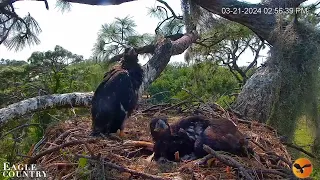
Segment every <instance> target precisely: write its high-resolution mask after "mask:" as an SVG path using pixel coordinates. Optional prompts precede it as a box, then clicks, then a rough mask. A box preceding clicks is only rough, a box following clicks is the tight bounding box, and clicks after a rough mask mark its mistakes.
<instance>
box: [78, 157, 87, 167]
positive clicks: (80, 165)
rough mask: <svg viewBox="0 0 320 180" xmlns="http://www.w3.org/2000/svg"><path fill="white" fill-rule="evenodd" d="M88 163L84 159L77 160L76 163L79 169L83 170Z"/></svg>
mask: <svg viewBox="0 0 320 180" xmlns="http://www.w3.org/2000/svg"><path fill="white" fill-rule="evenodd" d="M87 163H88V159H86V158H79V161H78V165H79V168H84V167H85V166H86V165H87Z"/></svg>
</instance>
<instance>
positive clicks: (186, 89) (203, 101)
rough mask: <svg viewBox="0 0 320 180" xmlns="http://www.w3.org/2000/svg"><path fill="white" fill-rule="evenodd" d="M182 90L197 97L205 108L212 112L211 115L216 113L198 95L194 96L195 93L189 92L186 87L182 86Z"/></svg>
mask: <svg viewBox="0 0 320 180" xmlns="http://www.w3.org/2000/svg"><path fill="white" fill-rule="evenodd" d="M182 90H184V91H186V92H187V93H188V94H190V95H191V96H193V97H194V98H196V99H198V101H200V102H201V103H203V104H204V105H205V106H206V108H208V110H209V111H210V112H211V113H212V115H216V114H217V113H216V112H214V110H213V109H212V108H211V107H210V106H209V105H208V104H207V103H205V102H204V101H203V100H202V99H201V98H199V97H198V96H196V95H195V94H193V93H192V92H190V91H189V90H188V89H186V88H182Z"/></svg>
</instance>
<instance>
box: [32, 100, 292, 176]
mask: <svg viewBox="0 0 320 180" xmlns="http://www.w3.org/2000/svg"><path fill="white" fill-rule="evenodd" d="M157 108H161V109H162V110H163V109H166V110H165V111H162V113H166V115H167V116H168V117H169V123H172V122H174V121H176V120H178V119H180V118H182V117H185V116H188V115H192V114H193V113H190V112H182V113H181V108H179V107H178V109H179V113H177V111H176V110H175V109H173V108H172V109H170V108H168V105H167V107H166V106H164V105H162V106H159V107H156V106H155V108H154V107H153V108H149V109H148V110H147V111H143V112H144V113H141V112H140V113H135V114H134V115H132V116H131V117H130V119H129V120H127V121H126V128H125V131H126V138H125V140H124V142H122V141H119V140H113V139H110V138H95V139H93V138H92V137H90V136H89V134H90V132H91V118H90V117H83V118H78V119H77V120H76V121H75V120H69V121H67V122H61V123H60V124H57V125H55V126H52V127H50V128H48V129H47V132H46V138H47V140H46V142H45V143H43V145H42V146H41V147H40V148H39V149H38V152H37V153H35V154H36V155H34V156H33V158H31V159H30V161H29V162H31V163H32V162H33V163H34V162H36V163H37V164H38V165H40V166H41V167H42V168H44V170H46V171H47V172H48V173H49V174H50V175H51V178H52V179H237V178H239V177H244V176H246V175H248V176H249V177H245V178H246V179H248V178H249V179H250V178H252V179H284V178H289V177H292V171H291V157H290V155H289V153H288V152H287V150H286V148H285V146H284V145H283V144H282V143H281V142H280V140H279V138H278V137H277V135H276V132H275V131H274V130H273V129H272V128H271V127H268V126H266V125H264V124H260V123H257V122H249V121H245V120H241V119H239V118H238V117H236V116H235V115H234V114H232V113H230V112H226V111H224V110H223V109H222V110H221V108H220V110H215V111H216V112H215V116H229V117H230V118H231V119H232V120H233V121H234V122H235V123H236V124H237V125H238V128H239V130H240V131H241V132H242V133H244V134H246V135H248V136H249V137H251V141H250V145H251V146H252V147H253V149H254V151H255V152H256V156H255V157H251V158H245V157H237V156H234V155H231V154H227V153H223V152H215V151H213V155H208V156H206V157H204V158H202V159H198V160H195V161H189V162H169V161H165V162H161V163H159V162H158V163H157V162H154V161H148V160H147V159H148V157H149V156H150V155H151V154H152V151H150V149H149V150H148V149H147V148H145V147H141V146H140V147H139V146H135V145H132V143H129V145H128V143H126V142H128V141H129V140H131V142H132V141H147V142H150V143H151V142H152V139H151V135H150V132H149V121H150V119H151V118H152V117H153V116H154V114H155V109H156V110H159V109H157ZM175 108H177V107H175ZM211 114H212V113H211ZM130 144H131V145H130ZM209 156H211V157H209ZM212 157H215V159H213V161H212V163H208V161H207V160H208V159H210V158H212ZM86 158H87V159H86ZM149 159H150V158H149Z"/></svg>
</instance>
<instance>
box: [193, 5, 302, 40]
mask: <svg viewBox="0 0 320 180" xmlns="http://www.w3.org/2000/svg"><path fill="white" fill-rule="evenodd" d="M193 1H194V2H195V3H196V4H197V5H199V6H201V7H202V8H204V9H206V10H208V11H210V12H212V13H214V14H217V15H220V16H221V17H224V18H226V19H228V20H231V21H234V22H238V23H240V24H242V25H245V26H247V27H248V28H250V29H251V30H252V31H253V32H255V33H256V34H257V35H258V36H260V37H262V38H263V39H265V40H267V41H268V42H269V43H270V44H273V41H274V40H273V39H271V36H270V33H271V32H272V30H273V29H274V27H275V25H276V17H275V15H274V14H272V13H271V14H267V13H261V14H249V13H248V14H244V13H234V14H233V13H229V14H227V13H223V12H222V9H223V8H226V7H228V8H240V9H241V10H244V8H261V9H262V11H263V8H266V7H268V6H266V5H262V4H248V3H245V2H240V1H237V0H193ZM304 1H306V0H295V1H292V0H285V1H283V4H284V5H286V6H287V7H288V8H289V7H297V6H299V5H300V4H301V3H303V2H304ZM289 2H290V3H289ZM289 5H290V6H289ZM286 6H285V7H286ZM282 8H284V7H282Z"/></svg>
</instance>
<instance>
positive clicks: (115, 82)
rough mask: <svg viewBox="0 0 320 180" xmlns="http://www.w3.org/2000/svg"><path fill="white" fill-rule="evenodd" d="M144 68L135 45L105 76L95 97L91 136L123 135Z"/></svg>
mask: <svg viewBox="0 0 320 180" xmlns="http://www.w3.org/2000/svg"><path fill="white" fill-rule="evenodd" d="M142 81H143V70H142V68H141V66H140V65H139V63H138V54H137V53H136V52H135V50H134V48H132V47H130V48H126V49H125V52H124V55H123V57H122V59H121V61H120V64H118V65H115V66H114V67H113V68H112V69H111V70H110V71H109V72H107V73H106V74H105V75H104V79H103V81H102V82H101V83H100V85H99V86H98V88H97V89H96V91H95V92H94V95H93V98H92V108H91V115H92V133H91V135H92V136H98V135H100V133H102V134H106V135H107V134H111V133H117V132H118V130H120V137H123V136H124V132H123V130H124V122H125V120H126V119H127V118H128V117H129V116H130V115H131V114H132V112H133V110H134V109H135V107H136V105H137V102H138V94H139V93H138V92H139V88H140V86H141V84H142Z"/></svg>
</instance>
